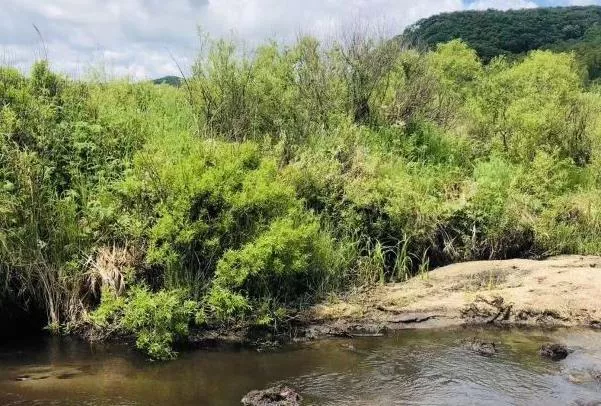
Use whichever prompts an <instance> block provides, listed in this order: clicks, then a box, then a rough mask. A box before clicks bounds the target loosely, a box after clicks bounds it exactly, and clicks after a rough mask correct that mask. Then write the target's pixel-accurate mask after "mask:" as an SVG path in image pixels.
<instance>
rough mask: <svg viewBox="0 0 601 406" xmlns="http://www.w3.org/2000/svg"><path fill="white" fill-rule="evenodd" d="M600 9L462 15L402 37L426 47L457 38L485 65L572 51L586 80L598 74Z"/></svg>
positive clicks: (432, 21) (418, 26)
mask: <svg viewBox="0 0 601 406" xmlns="http://www.w3.org/2000/svg"><path fill="white" fill-rule="evenodd" d="M600 30H601V7H599V6H586V7H577V6H576V7H554V8H532V9H524V10H508V11H499V10H486V11H462V12H455V13H444V14H438V15H435V16H432V17H429V18H425V19H423V20H421V21H418V22H417V23H415V24H414V25H412V26H411V27H409V28H408V29H407V30H406V31H405V36H406V37H407V38H409V39H411V40H412V41H415V42H417V43H424V44H426V45H427V46H429V47H435V46H436V44H439V43H444V42H448V41H451V40H454V39H462V40H463V41H465V42H466V43H467V44H468V45H469V46H470V47H472V48H474V49H475V50H476V52H477V53H478V55H479V56H480V57H481V58H482V59H483V61H485V62H489V61H491V60H492V59H494V58H495V57H497V56H499V55H506V56H523V55H525V54H526V53H528V52H529V51H532V50H536V49H552V50H556V51H565V52H568V51H575V52H576V54H577V55H578V56H579V59H580V61H581V62H582V63H583V64H584V65H585V66H586V67H587V69H588V71H589V74H590V76H591V79H596V78H599V77H600V76H601V31H600Z"/></svg>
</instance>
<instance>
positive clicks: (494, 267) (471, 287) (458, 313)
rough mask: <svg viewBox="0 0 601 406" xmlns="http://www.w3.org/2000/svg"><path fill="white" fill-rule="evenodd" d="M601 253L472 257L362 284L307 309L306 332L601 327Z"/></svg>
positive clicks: (312, 334) (343, 333)
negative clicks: (492, 326) (404, 277)
mask: <svg viewBox="0 0 601 406" xmlns="http://www.w3.org/2000/svg"><path fill="white" fill-rule="evenodd" d="M599 292H601V257H597V256H576V255H574V256H558V257H553V258H548V259H546V260H541V261H537V260H527V259H512V260H503V261H473V262H465V263H458V264H453V265H449V266H446V267H442V268H439V269H435V270H433V271H431V272H428V273H426V274H423V275H420V276H416V277H414V278H412V279H410V280H408V281H407V282H402V283H394V284H387V285H381V286H377V287H374V288H368V289H363V290H360V291H357V292H354V293H351V294H349V295H348V296H346V297H344V298H339V299H337V300H335V301H332V302H330V303H322V304H319V305H317V306H314V307H313V308H311V309H310V310H309V311H307V312H305V313H304V314H303V315H302V320H303V323H305V325H306V336H308V337H318V336H324V335H329V336H353V335H379V334H384V333H385V332H386V331H390V330H400V329H408V328H441V327H451V326H460V325H483V324H495V325H503V326H525V327H534V326H536V327H576V326H589V327H595V328H600V327H601V296H600V295H599Z"/></svg>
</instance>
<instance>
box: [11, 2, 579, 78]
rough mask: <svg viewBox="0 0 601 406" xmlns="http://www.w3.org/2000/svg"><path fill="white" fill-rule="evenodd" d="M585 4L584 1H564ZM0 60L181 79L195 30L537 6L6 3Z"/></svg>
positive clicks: (333, 25) (307, 29)
mask: <svg viewBox="0 0 601 406" xmlns="http://www.w3.org/2000/svg"><path fill="white" fill-rule="evenodd" d="M562 1H564V4H567V2H572V3H575V2H582V0H562ZM2 3H3V4H2V13H0V58H3V56H4V58H3V60H4V61H10V62H11V63H13V64H15V65H16V66H18V67H21V68H23V69H26V67H27V66H29V65H30V64H31V62H32V61H33V60H34V58H35V56H36V55H40V54H41V53H42V47H41V45H40V42H41V41H40V39H39V38H38V36H37V34H36V32H35V30H34V29H33V26H32V25H33V24H35V25H36V26H37V27H39V29H40V31H41V32H42V34H43V37H44V40H45V42H46V44H47V48H48V52H49V57H50V59H51V61H52V62H53V65H54V66H55V67H56V68H57V69H59V70H62V71H65V72H68V73H70V74H81V73H82V72H85V71H86V70H87V69H88V68H89V67H90V66H98V65H99V64H105V65H106V68H107V69H109V70H111V71H112V72H113V74H115V75H122V74H125V75H128V76H134V77H137V78H140V79H141V78H144V77H156V76H161V75H166V74H177V73H178V70H177V68H176V66H175V63H174V62H173V61H172V59H171V57H170V54H173V55H174V56H175V58H176V59H177V61H178V62H179V63H180V64H181V65H182V66H189V65H190V64H191V61H192V60H193V58H194V54H195V49H196V47H197V26H198V25H200V26H201V27H202V28H203V29H204V30H205V31H207V32H209V33H210V34H211V35H212V36H224V35H229V34H230V33H232V32H233V33H234V34H235V35H236V36H237V37H238V38H241V39H244V40H245V41H247V42H249V43H251V44H256V43H258V42H260V41H263V40H265V39H267V38H269V39H278V40H284V41H289V40H291V39H293V38H294V37H295V36H296V35H297V34H299V33H310V34H314V35H318V36H326V37H327V36H329V35H332V34H334V33H338V32H340V31H341V30H343V28H344V27H345V26H347V25H352V24H355V23H357V22H360V23H365V24H369V25H372V26H376V27H378V28H384V29H386V30H387V33H389V34H397V33H399V32H401V31H402V29H403V28H404V27H405V26H407V25H408V24H411V23H413V22H415V21H417V20H418V19H420V18H423V17H427V16H430V15H432V14H435V13H439V12H443V11H456V10H462V9H468V8H471V9H474V8H475V9H482V8H501V9H507V8H522V7H534V6H536V4H535V3H533V2H532V1H528V0H476V1H472V0H303V1H300V0H172V1H169V2H165V1H162V0H2Z"/></svg>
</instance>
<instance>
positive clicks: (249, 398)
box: [242, 386, 302, 406]
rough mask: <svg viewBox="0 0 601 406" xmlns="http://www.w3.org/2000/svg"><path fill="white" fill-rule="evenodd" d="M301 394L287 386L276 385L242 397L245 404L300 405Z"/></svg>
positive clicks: (247, 405)
mask: <svg viewBox="0 0 601 406" xmlns="http://www.w3.org/2000/svg"><path fill="white" fill-rule="evenodd" d="M301 400H302V398H301V396H300V395H299V394H298V393H297V392H296V391H295V390H294V389H291V388H289V387H287V386H274V387H272V388H268V389H264V390H253V391H251V392H249V393H247V394H246V396H244V397H243V398H242V404H243V405H244V406H299V405H300V404H301Z"/></svg>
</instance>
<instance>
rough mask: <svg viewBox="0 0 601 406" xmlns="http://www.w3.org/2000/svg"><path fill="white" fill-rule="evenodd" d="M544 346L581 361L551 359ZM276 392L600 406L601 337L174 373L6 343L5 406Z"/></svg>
mask: <svg viewBox="0 0 601 406" xmlns="http://www.w3.org/2000/svg"><path fill="white" fill-rule="evenodd" d="M473 338H477V339H478V340H483V341H494V342H495V343H496V344H497V348H498V353H497V354H496V355H494V356H492V357H485V356H482V355H479V354H477V353H475V352H473V350H471V349H469V348H468V347H467V346H466V345H465V344H464V342H465V341H466V340H470V339H473ZM547 342H560V343H564V344H566V345H568V346H569V347H570V348H571V349H573V352H572V353H571V354H570V355H569V356H568V357H567V358H566V359H565V360H563V361H559V362H553V361H550V360H546V359H543V358H541V357H540V356H539V355H538V348H539V347H540V346H541V344H543V343H547ZM274 384H286V385H288V386H291V387H293V388H295V389H297V390H298V391H299V392H300V394H301V395H302V396H303V398H304V400H305V402H304V403H303V404H306V405H546V406H548V405H597V404H599V405H601V331H593V330H574V329H571V330H555V331H542V330H500V329H484V328H481V329H479V328H470V329H466V328H458V329H451V330H449V329H446V330H434V331H432V330H428V331H426V330H408V331H400V332H398V333H395V334H393V335H390V336H385V337H376V338H374V337H370V338H367V337H365V338H356V339H352V340H342V339H328V340H318V341H315V342H310V343H303V344H294V345H289V346H286V347H283V348H278V349H276V350H268V351H257V350H251V349H228V350H210V351H205V350H202V351H200V350H199V351H189V352H182V353H180V355H179V358H178V359H177V360H175V361H171V362H150V361H148V360H146V359H145V358H144V357H143V356H142V355H140V354H139V353H138V352H136V351H135V350H133V349H131V348H129V347H127V346H125V345H117V344H103V345H97V344H96V345H90V344H88V343H85V342H82V341H79V340H76V339H68V338H67V339H60V338H49V337H38V338H32V339H27V340H24V339H23V340H19V341H17V342H14V341H13V342H7V343H0V405H56V406H67V405H89V406H104V405H111V406H113V405H123V406H125V405H127V406H134V405H181V406H188V405H190V406H191V405H195V406H198V405H207V406H217V405H219V406H221V405H239V404H240V399H241V398H242V397H243V396H244V394H245V393H247V392H248V391H250V390H252V389H262V388H265V387H267V386H271V385H274ZM597 402H598V403H597Z"/></svg>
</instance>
